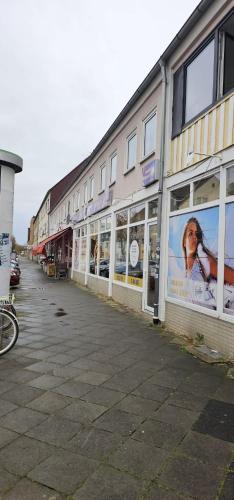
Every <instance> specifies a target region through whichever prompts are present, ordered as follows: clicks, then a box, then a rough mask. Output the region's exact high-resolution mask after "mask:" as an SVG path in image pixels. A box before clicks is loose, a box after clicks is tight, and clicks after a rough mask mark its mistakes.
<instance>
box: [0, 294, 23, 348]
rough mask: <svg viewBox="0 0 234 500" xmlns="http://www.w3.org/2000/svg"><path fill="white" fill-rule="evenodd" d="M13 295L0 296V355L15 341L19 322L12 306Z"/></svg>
mask: <svg viewBox="0 0 234 500" xmlns="http://www.w3.org/2000/svg"><path fill="white" fill-rule="evenodd" d="M13 301H14V296H12V295H9V296H8V297H1V298H0V356H2V355H3V354H6V353H7V352H8V351H10V349H12V347H13V346H14V344H15V343H16V341H17V338H18V335H19V324H18V321H17V319H16V316H15V315H14V314H13V312H12V311H15V309H14V306H13Z"/></svg>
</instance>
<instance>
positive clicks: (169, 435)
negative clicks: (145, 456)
mask: <svg viewBox="0 0 234 500" xmlns="http://www.w3.org/2000/svg"><path fill="white" fill-rule="evenodd" d="M184 435H185V429H183V427H180V426H179V425H177V426H176V425H172V424H167V423H166V422H159V421H156V420H146V422H144V423H143V424H141V426H140V427H139V428H138V429H137V431H136V432H135V433H134V435H133V439H136V440H138V441H143V442H145V443H149V444H153V445H154V446H157V447H158V448H164V449H166V450H170V449H172V448H174V447H175V446H177V445H178V444H179V443H180V441H181V440H182V439H183V437H184Z"/></svg>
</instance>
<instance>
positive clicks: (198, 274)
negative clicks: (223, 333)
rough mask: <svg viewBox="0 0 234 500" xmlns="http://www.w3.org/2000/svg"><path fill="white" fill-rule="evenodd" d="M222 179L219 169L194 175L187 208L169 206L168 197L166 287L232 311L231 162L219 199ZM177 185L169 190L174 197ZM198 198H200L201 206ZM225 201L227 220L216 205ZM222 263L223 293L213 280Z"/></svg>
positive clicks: (233, 234) (176, 295) (233, 192)
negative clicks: (220, 249) (220, 248)
mask: <svg viewBox="0 0 234 500" xmlns="http://www.w3.org/2000/svg"><path fill="white" fill-rule="evenodd" d="M221 182H222V183H224V182H225V176H224V175H223V176H222V178H220V175H219V173H215V174H213V175H212V176H207V177H206V178H204V177H202V178H201V179H200V180H194V181H192V182H191V183H190V184H189V185H188V186H189V191H190V200H189V209H186V210H183V211H182V212H181V213H180V209H178V208H176V207H175V206H174V211H173V203H171V213H170V220H169V254H168V292H167V293H168V298H170V297H171V298H173V299H178V300H180V301H184V302H190V303H192V304H196V305H199V306H202V307H204V308H209V309H213V310H216V309H219V310H223V311H224V313H225V314H229V315H232V316H233V317H234V231H233V221H234V189H233V186H234V167H230V168H227V169H226V198H225V201H224V199H222V200H220V199H219V185H220V183H221ZM224 187H225V186H223V187H222V189H224ZM176 191H177V190H174V191H172V193H171V198H172V199H173V196H174V193H175V192H176ZM199 191H200V192H199ZM198 194H199V196H197V195H198ZM196 203H199V210H198V209H196V207H195V205H196ZM207 203H209V205H208V206H206V205H207ZM224 203H225V221H223V219H222V217H223V213H224V212H223V210H221V211H220V207H222V206H223V204H224ZM211 205H213V206H211ZM193 206H194V208H193ZM223 222H224V224H225V237H224V238H223V236H222V245H223V248H224V258H223V257H222V261H221V262H220V267H219V266H218V264H219V260H220V259H219V254H218V246H219V238H221V235H220V234H219V231H220V230H221V229H222V226H223ZM221 234H223V233H221ZM220 258H221V257H220ZM221 267H222V268H223V271H224V272H223V280H224V282H223V296H222V297H220V294H219V295H218V294H217V292H218V289H217V283H218V280H219V279H221V278H220V277H219V275H218V272H219V271H218V269H219V268H221Z"/></svg>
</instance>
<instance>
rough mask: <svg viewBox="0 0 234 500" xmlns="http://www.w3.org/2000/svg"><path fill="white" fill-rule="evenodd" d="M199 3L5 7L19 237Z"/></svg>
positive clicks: (1, 132) (3, 132) (2, 87)
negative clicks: (17, 159) (18, 165)
mask: <svg viewBox="0 0 234 500" xmlns="http://www.w3.org/2000/svg"><path fill="white" fill-rule="evenodd" d="M197 4H198V1H197V0H176V2H175V1H174V0H167V1H165V2H162V1H161V0H160V1H159V0H144V2H143V0H128V1H126V0H118V1H113V0H99V1H97V0H96V1H95V0H89V1H88V2H85V0H20V1H19V0H0V8H1V16H0V32H1V43H0V61H1V78H0V149H4V150H7V151H11V152H12V153H15V154H18V155H20V156H21V157H22V158H23V162H24V166H23V172H22V173H20V174H17V175H16V179H15V199H14V228H13V232H14V235H15V236H16V240H17V242H18V243H21V244H24V243H26V241H27V228H28V226H29V224H30V219H31V217H32V216H33V215H35V214H36V212H37V210H38V208H39V206H40V204H41V202H42V200H43V198H44V196H45V194H46V192H47V191H48V189H49V188H50V187H52V186H53V185H54V184H56V182H58V181H59V180H60V179H61V178H62V177H64V175H66V174H67V173H68V172H69V171H70V170H72V169H73V168H74V167H75V166H76V165H78V164H79V163H80V162H81V161H82V160H83V159H84V158H85V157H86V156H87V155H89V154H90V153H91V151H92V150H93V149H94V148H95V146H96V145H97V143H98V142H99V140H100V139H101V138H102V137H103V135H104V134H105V132H106V131H107V129H108V128H109V126H110V125H111V124H112V122H113V121H114V120H115V118H116V117H117V115H118V114H119V113H120V111H121V110H122V108H123V107H124V106H125V104H126V103H127V101H128V100H129V99H130V97H131V96H132V94H133V93H134V92H135V90H136V89H137V87H138V86H139V85H140V83H141V82H142V81H143V80H144V78H145V77H146V75H147V74H148V72H149V71H150V70H151V68H152V67H153V66H154V64H155V63H156V61H157V60H158V59H159V57H160V55H161V54H162V53H163V51H164V50H165V49H166V47H167V46H168V44H169V43H170V42H171V40H172V38H173V37H174V36H175V35H176V33H177V32H178V31H179V29H180V28H181V27H182V25H183V24H184V22H185V21H186V20H187V18H188V17H189V15H190V14H191V13H192V11H193V10H194V8H195V7H196V6H197Z"/></svg>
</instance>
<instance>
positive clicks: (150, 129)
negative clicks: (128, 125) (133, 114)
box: [144, 112, 156, 156]
mask: <svg viewBox="0 0 234 500" xmlns="http://www.w3.org/2000/svg"><path fill="white" fill-rule="evenodd" d="M155 145H156V113H155V112H154V113H153V114H151V116H150V117H149V118H147V119H146V120H145V121H144V156H147V155H149V154H150V153H152V151H154V150H155Z"/></svg>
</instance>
